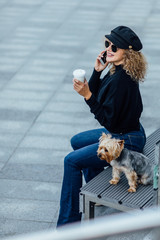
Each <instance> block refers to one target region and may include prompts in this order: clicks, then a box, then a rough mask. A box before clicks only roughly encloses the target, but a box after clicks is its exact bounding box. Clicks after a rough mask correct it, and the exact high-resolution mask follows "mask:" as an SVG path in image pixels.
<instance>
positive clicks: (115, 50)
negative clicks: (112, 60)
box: [105, 40, 118, 52]
mask: <svg viewBox="0 0 160 240" xmlns="http://www.w3.org/2000/svg"><path fill="white" fill-rule="evenodd" d="M110 45H111V49H112V52H117V50H118V47H117V46H115V45H114V44H112V43H111V42H109V41H107V40H106V41H105V47H106V48H108V47H109V46H110Z"/></svg>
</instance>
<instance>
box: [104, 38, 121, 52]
mask: <svg viewBox="0 0 160 240" xmlns="http://www.w3.org/2000/svg"><path fill="white" fill-rule="evenodd" d="M105 37H106V38H108V39H109V40H110V41H111V42H112V43H113V44H114V45H116V46H117V47H118V48H122V49H123V48H124V47H123V46H122V44H121V43H120V42H119V41H118V40H117V39H116V38H114V37H113V36H112V35H105Z"/></svg>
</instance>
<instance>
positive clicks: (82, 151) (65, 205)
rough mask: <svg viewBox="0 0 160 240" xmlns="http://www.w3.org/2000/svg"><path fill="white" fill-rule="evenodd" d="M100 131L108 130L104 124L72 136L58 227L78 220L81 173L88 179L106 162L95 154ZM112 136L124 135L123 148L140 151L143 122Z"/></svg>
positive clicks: (142, 143) (67, 157)
mask: <svg viewBox="0 0 160 240" xmlns="http://www.w3.org/2000/svg"><path fill="white" fill-rule="evenodd" d="M102 132H105V133H109V132H108V130H106V129H105V128H100V129H94V130H90V131H85V132H82V133H79V134H77V135H75V136H74V137H73V138H72V139H71V145H72V147H73V149H74V151H73V152H71V153H69V154H68V155H67V156H66V157H65V159H64V177H63V184H62V191H61V200H60V212H59V218H58V222H57V227H59V226H61V225H64V224H67V223H72V222H76V221H80V220H81V213H79V192H80V188H81V187H82V174H84V178H85V181H86V182H88V181H90V180H91V179H92V178H94V177H95V176H96V175H97V174H99V173H100V172H101V171H103V169H104V167H106V166H108V163H107V162H106V161H104V160H100V159H99V158H98V156H97V149H98V142H99V138H100V136H101V134H102ZM112 136H113V137H114V138H118V139H123V140H124V141H125V143H124V144H125V148H128V149H130V150H134V151H137V152H142V150H143V147H144V145H145V142H146V136H145V132H144V129H143V127H142V126H140V131H134V132H129V133H127V134H112Z"/></svg>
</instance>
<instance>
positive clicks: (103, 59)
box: [100, 51, 107, 65]
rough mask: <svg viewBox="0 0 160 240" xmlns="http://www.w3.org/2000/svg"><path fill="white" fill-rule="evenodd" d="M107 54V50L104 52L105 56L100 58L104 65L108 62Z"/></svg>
mask: <svg viewBox="0 0 160 240" xmlns="http://www.w3.org/2000/svg"><path fill="white" fill-rule="evenodd" d="M106 56H107V52H106V51H105V52H104V53H103V56H102V57H101V59H100V62H101V64H102V65H104V64H105V63H106Z"/></svg>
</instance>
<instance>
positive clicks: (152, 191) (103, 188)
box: [80, 128, 160, 219]
mask: <svg viewBox="0 0 160 240" xmlns="http://www.w3.org/2000/svg"><path fill="white" fill-rule="evenodd" d="M143 153H144V154H145V155H146V156H148V157H149V158H150V159H151V161H152V162H153V164H154V165H155V171H154V184H153V185H147V186H144V185H139V186H138V188H137V192H136V193H128V192H127V189H128V181H127V179H126V177H125V176H124V175H122V177H121V180H120V182H119V183H118V184H117V185H111V184H109V180H110V179H111V175H112V168H111V167H107V168H106V169H105V170H103V171H102V172H101V173H100V174H98V175H97V176H96V177H95V178H94V179H92V180H91V181H90V182H88V183H87V184H86V185H84V186H83V187H82V188H81V191H80V198H81V211H82V212H83V213H84V218H85V219H90V218H94V208H95V204H100V205H104V206H107V207H111V208H114V209H117V210H121V211H130V210H133V209H141V210H144V209H145V208H149V207H151V206H153V205H156V204H158V202H159V201H160V194H159V192H158V185H159V184H158V172H157V169H158V166H159V163H160V128H159V129H157V130H156V131H155V132H153V133H152V134H151V135H150V136H148V137H147V141H146V145H145V147H144V151H143ZM159 183H160V182H159Z"/></svg>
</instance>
